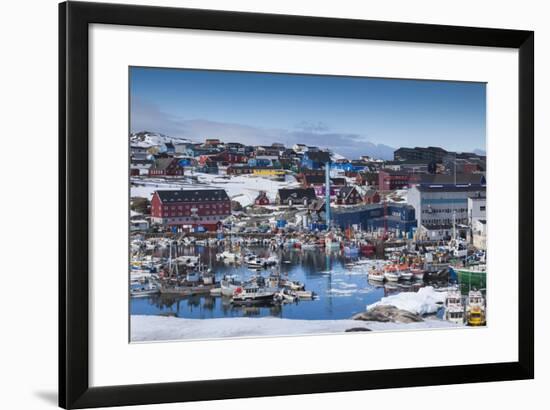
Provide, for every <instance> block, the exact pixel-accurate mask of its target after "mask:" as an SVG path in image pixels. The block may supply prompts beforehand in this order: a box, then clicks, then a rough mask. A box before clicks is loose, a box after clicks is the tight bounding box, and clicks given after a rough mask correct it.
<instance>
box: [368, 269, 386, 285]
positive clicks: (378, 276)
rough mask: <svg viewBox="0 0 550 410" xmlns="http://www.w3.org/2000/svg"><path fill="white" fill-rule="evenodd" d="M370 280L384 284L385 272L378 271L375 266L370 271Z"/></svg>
mask: <svg viewBox="0 0 550 410" xmlns="http://www.w3.org/2000/svg"><path fill="white" fill-rule="evenodd" d="M367 276H368V279H369V280H375V281H378V282H384V279H385V275H384V271H383V270H381V269H376V266H373V267H372V269H371V270H369V272H368V274H367Z"/></svg>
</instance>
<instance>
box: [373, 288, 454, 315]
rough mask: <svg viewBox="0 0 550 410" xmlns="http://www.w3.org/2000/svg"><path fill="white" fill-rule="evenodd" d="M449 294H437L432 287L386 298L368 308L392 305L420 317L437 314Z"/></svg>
mask: <svg viewBox="0 0 550 410" xmlns="http://www.w3.org/2000/svg"><path fill="white" fill-rule="evenodd" d="M446 295H447V292H437V291H436V290H435V289H434V288H433V287H432V286H426V287H425V288H420V289H419V290H418V292H416V293H414V292H402V293H399V294H397V295H391V296H386V297H383V298H382V299H380V300H379V301H378V302H376V303H373V304H372V305H368V306H367V310H370V309H372V308H374V307H375V306H378V305H391V306H395V307H396V308H398V309H403V310H406V311H408V312H412V313H417V314H419V315H427V314H430V313H435V312H437V310H438V309H439V308H440V307H441V305H442V304H443V303H444V302H445V296H446Z"/></svg>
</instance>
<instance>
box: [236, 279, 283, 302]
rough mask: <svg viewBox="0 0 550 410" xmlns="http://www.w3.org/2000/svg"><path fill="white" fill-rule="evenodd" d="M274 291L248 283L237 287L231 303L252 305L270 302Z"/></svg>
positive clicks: (254, 283)
mask: <svg viewBox="0 0 550 410" xmlns="http://www.w3.org/2000/svg"><path fill="white" fill-rule="evenodd" d="M275 293H276V291H275V290H274V289H272V288H265V287H262V286H260V285H259V284H257V283H256V282H249V283H248V284H246V285H244V286H239V287H237V288H236V289H235V291H234V292H233V298H232V300H231V301H232V302H233V303H236V304H239V303H252V302H271V301H273V298H274V296H275Z"/></svg>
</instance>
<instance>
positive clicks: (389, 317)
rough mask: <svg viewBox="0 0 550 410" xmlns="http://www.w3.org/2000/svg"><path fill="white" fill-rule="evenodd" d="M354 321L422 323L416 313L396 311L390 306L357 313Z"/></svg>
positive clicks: (376, 307)
mask: <svg viewBox="0 0 550 410" xmlns="http://www.w3.org/2000/svg"><path fill="white" fill-rule="evenodd" d="M352 319H354V320H364V321H372V322H395V323H414V322H422V321H423V319H422V317H421V316H420V315H417V314H416V313H412V312H409V311H407V310H403V309H398V308H396V307H395V306H391V305H379V306H375V307H374V308H372V309H370V310H368V311H366V312H362V313H358V314H356V315H355V316H353V317H352Z"/></svg>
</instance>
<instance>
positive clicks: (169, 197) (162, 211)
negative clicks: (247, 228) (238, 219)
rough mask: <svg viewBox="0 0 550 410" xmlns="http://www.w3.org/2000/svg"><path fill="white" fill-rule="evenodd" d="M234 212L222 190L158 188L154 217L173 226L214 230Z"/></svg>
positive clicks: (152, 212) (153, 203)
mask: <svg viewBox="0 0 550 410" xmlns="http://www.w3.org/2000/svg"><path fill="white" fill-rule="evenodd" d="M230 215H231V200H230V199H229V197H228V196H227V193H226V192H225V190H223V189H200V190H193V191H191V190H171V191H155V193H154V194H153V199H152V201H151V220H152V222H154V223H158V224H162V225H167V226H173V225H180V226H182V225H188V226H191V227H196V226H202V227H204V228H205V229H207V230H209V231H214V230H216V229H217V227H218V223H219V222H221V221H222V220H223V219H225V218H227V217H228V216H230Z"/></svg>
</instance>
